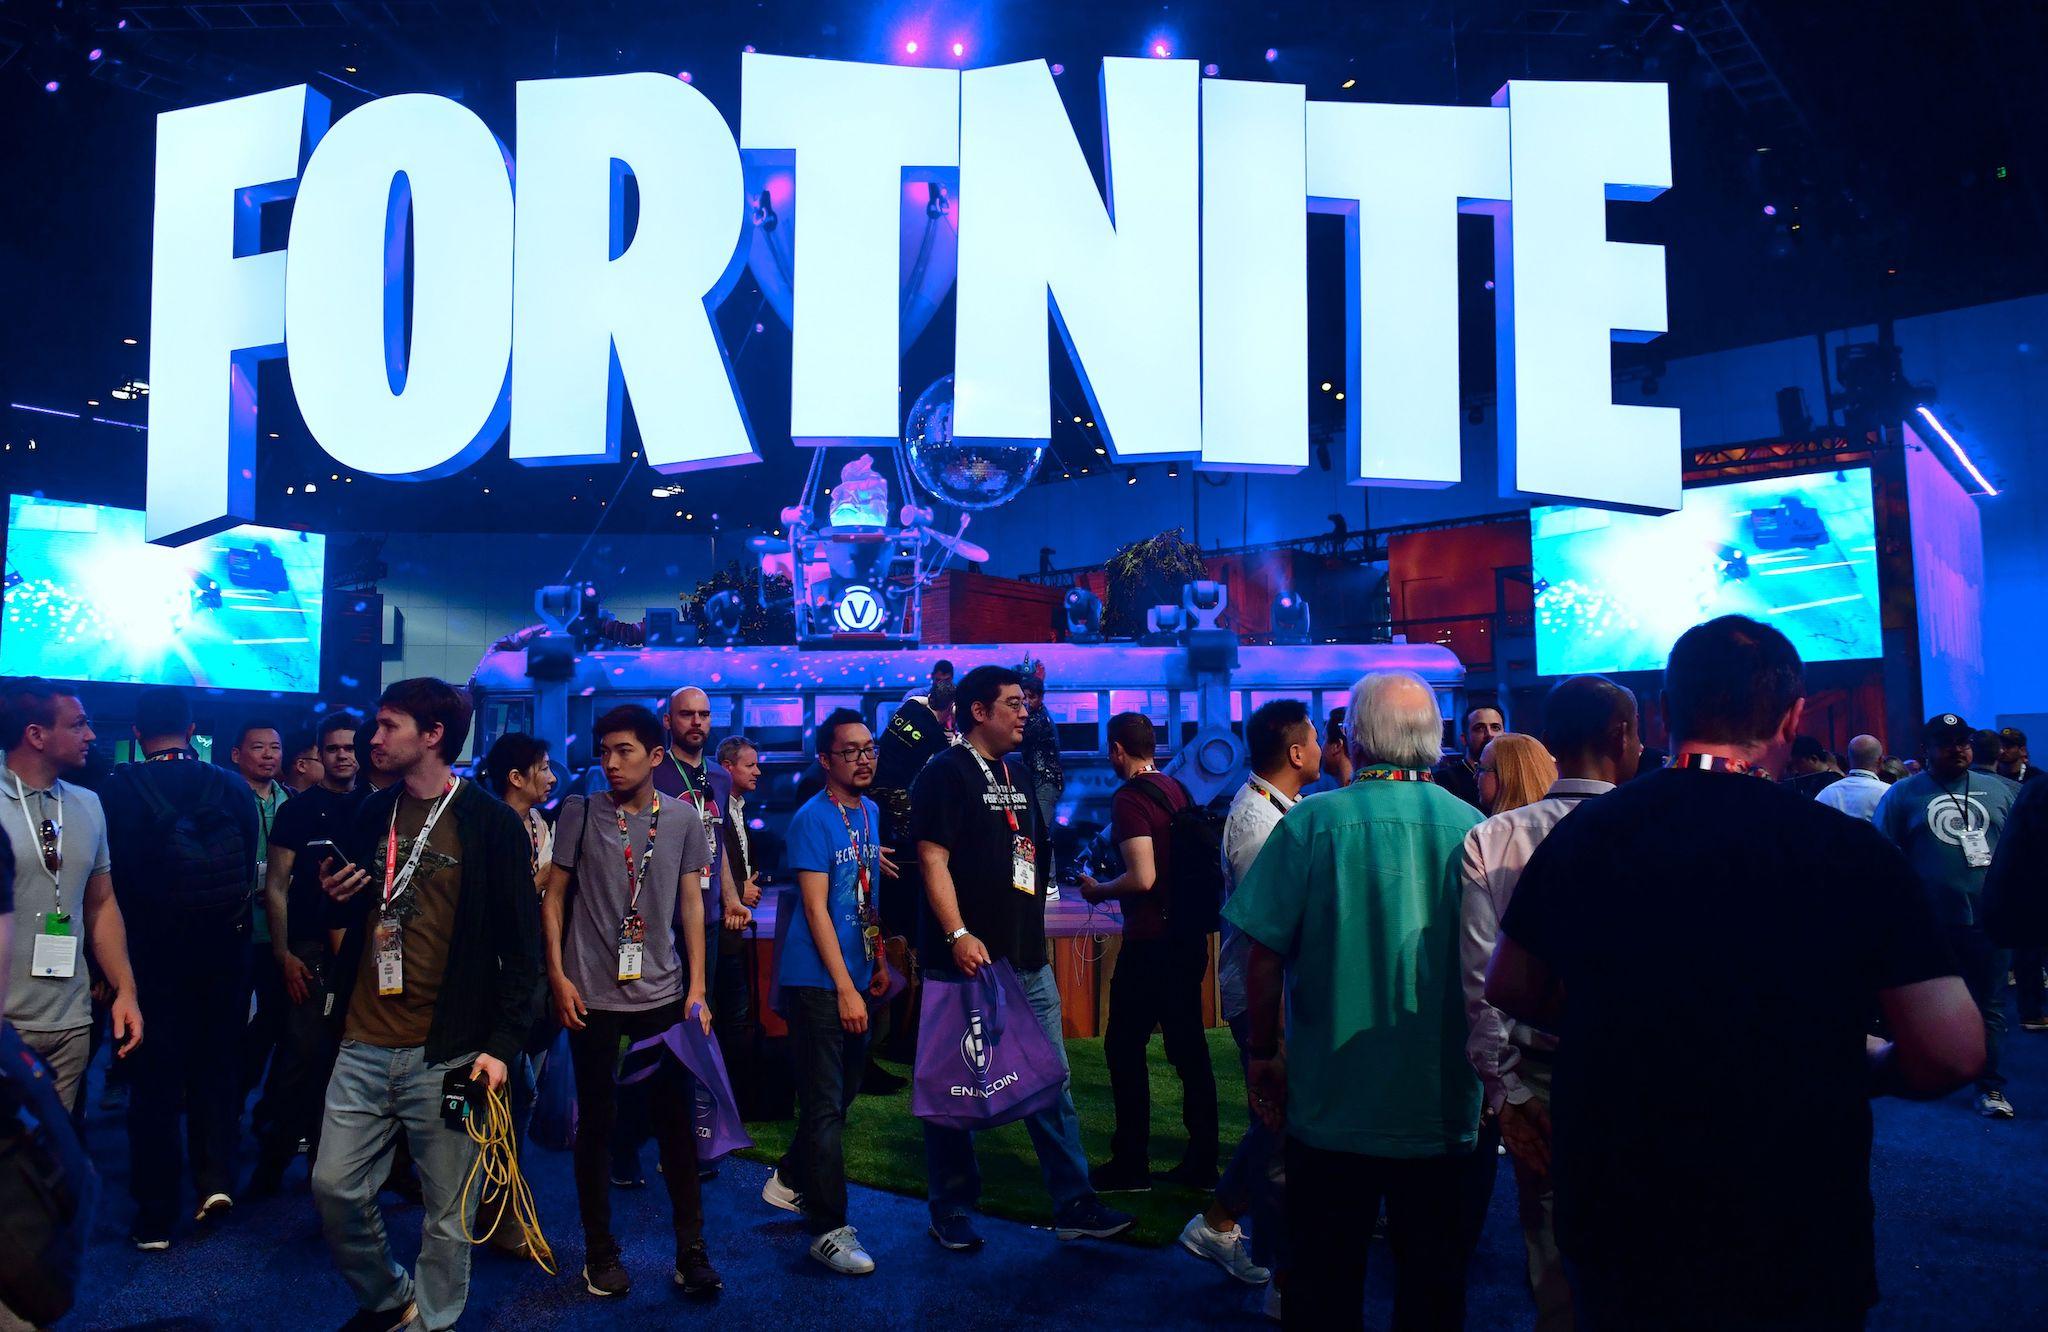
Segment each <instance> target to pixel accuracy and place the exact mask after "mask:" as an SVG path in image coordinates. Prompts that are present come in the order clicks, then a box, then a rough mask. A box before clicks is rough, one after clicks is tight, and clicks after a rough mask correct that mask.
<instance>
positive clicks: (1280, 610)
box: [1273, 592, 1309, 644]
mask: <svg viewBox="0 0 2048 1332" xmlns="http://www.w3.org/2000/svg"><path fill="white" fill-rule="evenodd" d="M1308 635H1309V615H1308V598H1307V597H1304V596H1301V595H1299V594H1297V593H1294V592H1282V593H1281V594H1280V597H1279V599H1278V600H1277V601H1275V602H1274V603H1273V641H1274V642H1275V643H1286V644H1300V643H1306V642H1308Z"/></svg>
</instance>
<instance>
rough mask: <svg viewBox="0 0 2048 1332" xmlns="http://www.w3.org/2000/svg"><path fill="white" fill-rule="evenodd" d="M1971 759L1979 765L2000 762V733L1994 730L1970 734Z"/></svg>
mask: <svg viewBox="0 0 2048 1332" xmlns="http://www.w3.org/2000/svg"><path fill="white" fill-rule="evenodd" d="M1970 758H1971V760H1972V761H1973V762H1975V763H1977V764H1978V765H1980V766H1981V765H1983V764H1986V763H1995V762H1997V761H1998V732H1996V731H1993V730H1988V729H1987V730H1981V731H1972V732H1971V733H1970Z"/></svg>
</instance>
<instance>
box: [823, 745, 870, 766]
mask: <svg viewBox="0 0 2048 1332" xmlns="http://www.w3.org/2000/svg"><path fill="white" fill-rule="evenodd" d="M826 752H827V753H829V754H831V755H832V757H833V758H836V759H840V760H842V761H844V762H847V763H857V762H859V761H860V760H861V759H871V758H873V757H874V756H875V747H874V746H873V745H862V746H860V747H859V748H858V749H856V748H854V747H853V746H851V745H849V746H847V747H846V748H845V749H832V750H827V751H826Z"/></svg>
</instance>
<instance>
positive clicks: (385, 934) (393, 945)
mask: <svg viewBox="0 0 2048 1332" xmlns="http://www.w3.org/2000/svg"><path fill="white" fill-rule="evenodd" d="M375 943H376V948H377V993H378V994H380V995H384V996H386V997H388V996H390V995H394V994H404V993H405V941H404V934H403V932H402V931H401V930H400V929H399V926H398V917H396V916H392V915H382V916H379V917H377V935H376V940H375Z"/></svg>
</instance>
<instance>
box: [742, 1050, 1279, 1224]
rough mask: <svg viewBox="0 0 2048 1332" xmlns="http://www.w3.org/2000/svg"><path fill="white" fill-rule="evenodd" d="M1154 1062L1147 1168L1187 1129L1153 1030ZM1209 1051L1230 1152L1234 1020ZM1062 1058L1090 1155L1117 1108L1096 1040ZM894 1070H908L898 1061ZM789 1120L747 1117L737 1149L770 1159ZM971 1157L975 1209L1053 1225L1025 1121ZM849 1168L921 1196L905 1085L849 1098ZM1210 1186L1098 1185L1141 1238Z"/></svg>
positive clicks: (1183, 1139)
mask: <svg viewBox="0 0 2048 1332" xmlns="http://www.w3.org/2000/svg"><path fill="white" fill-rule="evenodd" d="M1149 1054H1150V1057H1151V1058H1150V1062H1151V1068H1152V1168H1153V1169H1154V1170H1155V1171H1158V1170H1167V1169H1170V1168H1172V1167H1173V1166H1175V1165H1177V1164H1179V1162H1180V1158H1181V1152H1182V1149H1183V1148H1185V1147H1186V1145H1187V1131H1186V1130H1185V1129H1183V1128H1182V1127H1181V1122H1180V1103H1181V1098H1180V1079H1179V1078H1178V1077H1176V1076H1175V1075H1174V1072H1173V1066H1172V1065H1170V1064H1168V1063H1167V1062H1166V1051H1165V1048H1164V1043H1163V1041H1162V1040H1161V1038H1160V1037H1158V1036H1157V1035H1155V1036H1153V1038H1152V1047H1151V1050H1150V1051H1149ZM1209 1058H1210V1062H1211V1063H1212V1064H1213V1065H1214V1066H1215V1069H1216V1099H1217V1101H1218V1105H1219V1109H1220V1111H1221V1117H1222V1123H1223V1134H1222V1137H1223V1142H1222V1147H1223V1156H1224V1160H1225V1161H1228V1160H1229V1158H1230V1153H1231V1151H1232V1150H1233V1149H1234V1148H1235V1147H1236V1145H1237V1142H1238V1139H1240V1138H1242V1137H1243V1136H1244V1128H1245V1097H1244V1074H1243V1072H1242V1070H1241V1069H1240V1068H1239V1066H1238V1062H1237V1046H1236V1045H1235V1044H1234V1043H1233V1042H1232V1041H1231V1039H1230V1029H1229V1028H1227V1027H1217V1028H1214V1029H1212V1030H1211V1031H1210V1032H1209ZM1067 1062H1068V1064H1069V1065H1070V1066H1071V1067H1072V1069H1073V1073H1074V1105H1075V1108H1076V1109H1078V1110H1079V1111H1080V1113H1081V1144H1082V1147H1083V1149H1084V1150H1086V1152H1087V1153H1088V1162H1089V1164H1090V1165H1100V1164H1101V1163H1102V1162H1103V1161H1105V1160H1107V1159H1108V1157H1109V1135H1110V1132H1111V1131H1112V1130H1113V1129H1114V1128H1115V1127H1116V1111H1115V1109H1114V1106H1113V1103H1112V1102H1111V1100H1110V1096H1109V1068H1108V1066H1107V1065H1106V1064H1104V1062H1103V1059H1102V1042H1101V1041H1100V1040H1099V1039H1094V1040H1070V1041H1068V1042H1067ZM896 1071H898V1072H901V1073H903V1074H905V1075H906V1076H907V1075H908V1074H909V1072H910V1070H909V1069H907V1068H904V1067H902V1066H901V1065H898V1066H896ZM794 1128H795V1125H794V1124H793V1123H791V1122H790V1121H787V1120H782V1121H774V1122H764V1123H754V1124H749V1125H747V1131H748V1132H749V1133H751V1134H753V1137H754V1142H755V1146H754V1147H753V1148H752V1149H750V1150H748V1151H746V1152H743V1153H741V1154H742V1155H743V1156H746V1157H747V1158H748V1159H750V1160H754V1161H760V1162H763V1163H765V1164H769V1165H773V1164H774V1163H775V1162H776V1161H777V1160H778V1159H780V1158H781V1156H782V1153H783V1151H784V1150H785V1149H786V1148H787V1147H788V1146H789V1140H790V1135H791V1133H792V1132H793V1131H794ZM975 1147H976V1152H975V1154H976V1157H977V1158H978V1159H979V1161H980V1162H981V1210H982V1211H984V1212H986V1213H988V1214H989V1215H991V1216H1002V1217H1009V1218H1010V1219H1012V1220H1016V1221H1026V1222H1030V1223H1032V1224H1034V1225H1041V1226H1043V1225H1050V1224H1051V1222H1052V1202H1051V1200H1049V1199H1048V1198H1047V1197H1046V1194H1045V1185H1044V1183H1043V1181H1042V1180H1041V1179H1040V1177H1039V1173H1038V1155H1037V1153H1035V1152H1033V1151H1032V1150H1031V1137H1030V1135H1029V1134H1028V1133H1026V1132H1025V1130H1024V1126H1023V1125H1022V1124H1005V1125H1004V1126H1003V1127H1001V1128H999V1129H992V1130H990V1131H988V1132H986V1133H983V1134H980V1135H979V1136H978V1138H977V1140H976V1144H975ZM846 1175H847V1178H848V1179H850V1180H852V1181H853V1182H854V1183H857V1184H866V1185H869V1186H871V1187H874V1188H878V1189H887V1190H889V1191H890V1192H892V1193H903V1194H909V1195H910V1196H912V1197H917V1198H922V1197H924V1196H925V1182H924V1131H923V1125H922V1124H921V1123H920V1121H918V1120H916V1119H914V1118H912V1117H911V1114H910V1091H909V1089H908V1088H905V1089H904V1090H903V1091H900V1092H897V1093H896V1094H895V1095H893V1096H862V1097H860V1098H858V1099H857V1100H855V1101H854V1103H853V1109H852V1111H851V1112H849V1113H848V1115H847V1123H846ZM1208 1198H1209V1195H1208V1194H1206V1193H1198V1192H1196V1191H1195V1190H1193V1189H1185V1188H1176V1187H1172V1186H1169V1185H1166V1184H1155V1185H1154V1186H1153V1188H1152V1191H1151V1192H1150V1193H1112V1194H1106V1195H1104V1201H1106V1202H1107V1203H1108V1204H1109V1205H1110V1206H1112V1207H1117V1208H1121V1209H1122V1210H1124V1211H1127V1212H1130V1213H1132V1214H1134V1215H1135V1216H1136V1217H1137V1218H1138V1224H1137V1225H1136V1226H1134V1227H1132V1229H1131V1230H1130V1232H1129V1237H1130V1238H1131V1239H1132V1240H1134V1241H1136V1242H1138V1243H1141V1244H1155V1245H1157V1244H1170V1243H1172V1242H1173V1241H1174V1239H1175V1238H1177V1237H1178V1236H1179V1235H1180V1231H1181V1227H1182V1226H1184V1225H1186V1224H1187V1221H1188V1218H1189V1217H1191V1216H1193V1215H1194V1214H1195V1213H1196V1212H1199V1211H1201V1210H1202V1209H1203V1208H1204V1207H1206V1206H1207V1205H1208Z"/></svg>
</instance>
